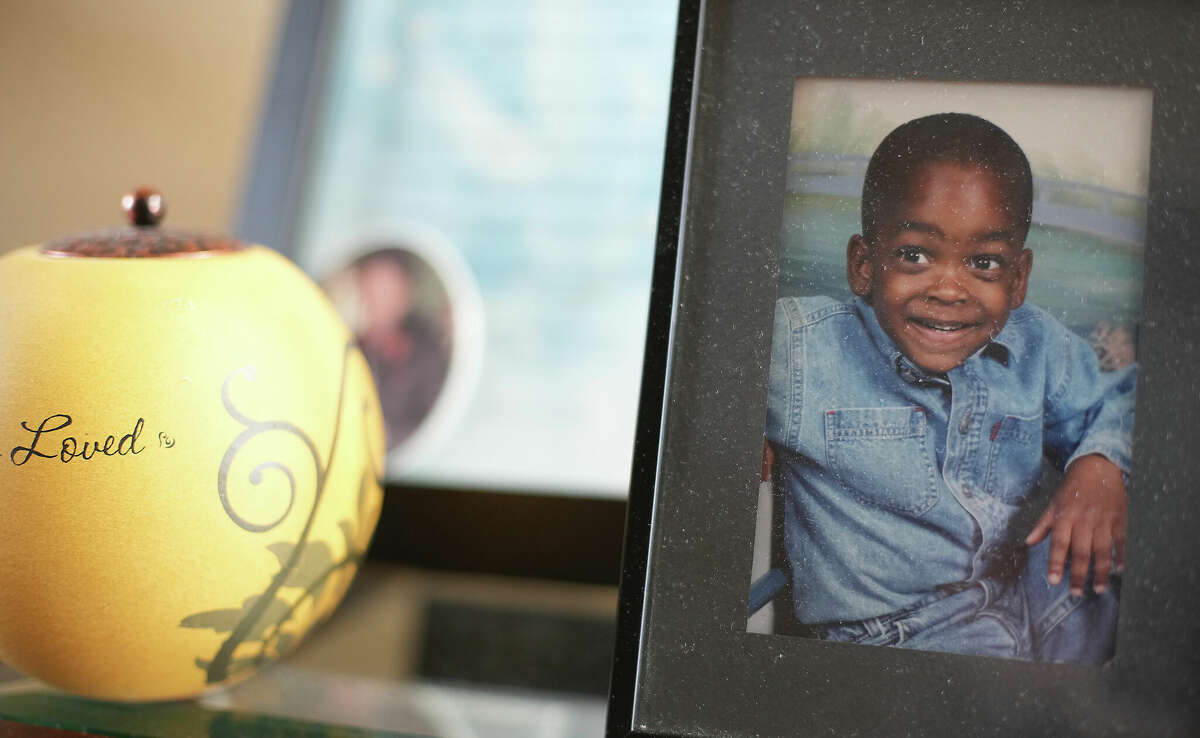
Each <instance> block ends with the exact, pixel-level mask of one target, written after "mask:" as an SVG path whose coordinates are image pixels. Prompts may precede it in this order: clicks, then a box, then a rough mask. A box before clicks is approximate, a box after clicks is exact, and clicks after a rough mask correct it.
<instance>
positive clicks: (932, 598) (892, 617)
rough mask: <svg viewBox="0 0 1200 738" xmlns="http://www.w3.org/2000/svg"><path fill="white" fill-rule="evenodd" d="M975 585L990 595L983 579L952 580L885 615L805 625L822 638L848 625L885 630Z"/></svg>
mask: <svg viewBox="0 0 1200 738" xmlns="http://www.w3.org/2000/svg"><path fill="white" fill-rule="evenodd" d="M973 587H981V588H983V590H984V595H985V596H989V595H990V593H989V592H988V590H987V586H986V585H985V584H984V583H983V582H981V581H962V582H951V583H950V584H943V585H941V586H939V587H938V588H937V589H936V590H934V592H933V593H932V594H930V595H929V596H927V597H923V598H921V599H920V600H918V601H917V602H915V603H913V604H912V605H909V606H908V607H905V608H902V609H900V610H895V611H893V612H889V613H887V614H884V615H879V616H878V617H873V618H866V619H864V620H831V621H826V622H823V623H811V624H808V623H806V624H805V625H804V627H805V628H806V629H807V630H808V631H809V633H810V634H811V635H812V636H813V637H814V638H821V639H825V638H826V637H827V636H828V635H829V633H830V632H831V631H832V630H834V629H835V628H845V627H847V626H862V627H871V626H874V627H875V628H876V629H878V630H883V629H884V628H886V627H888V626H889V625H891V624H892V623H894V622H896V621H897V620H903V619H904V618H906V617H908V616H909V615H912V614H913V613H914V612H916V611H917V610H920V609H921V608H923V607H927V606H929V605H930V604H932V603H934V602H937V601H938V600H943V599H945V598H947V597H950V596H951V595H956V594H958V593H959V592H965V591H967V590H968V589H971V588H973Z"/></svg>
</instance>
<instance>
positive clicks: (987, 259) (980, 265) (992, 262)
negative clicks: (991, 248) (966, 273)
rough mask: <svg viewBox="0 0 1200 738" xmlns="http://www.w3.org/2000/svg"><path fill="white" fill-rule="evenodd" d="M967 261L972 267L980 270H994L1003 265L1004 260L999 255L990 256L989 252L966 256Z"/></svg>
mask: <svg viewBox="0 0 1200 738" xmlns="http://www.w3.org/2000/svg"><path fill="white" fill-rule="evenodd" d="M967 263H968V264H969V265H970V266H971V268H972V269H978V270H980V271H982V272H994V271H996V270H998V269H1000V268H1001V267H1003V266H1004V262H1003V261H1001V260H1000V258H999V257H996V256H991V255H990V254H981V255H979V256H971V257H968V258H967Z"/></svg>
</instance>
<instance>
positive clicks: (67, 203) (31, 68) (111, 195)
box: [0, 0, 284, 252]
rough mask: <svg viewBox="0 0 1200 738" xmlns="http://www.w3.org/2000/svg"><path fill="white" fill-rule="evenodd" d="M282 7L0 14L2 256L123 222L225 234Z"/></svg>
mask: <svg viewBox="0 0 1200 738" xmlns="http://www.w3.org/2000/svg"><path fill="white" fill-rule="evenodd" d="M283 9H284V6H283V2H282V0H205V2H202V3H197V2H183V1H182V0H180V1H176V0H165V1H158V2H152V1H151V0H37V2H21V1H20V0H11V1H7V2H4V3H3V5H2V6H0V177H3V182H4V184H3V185H0V252H4V251H7V250H9V249H12V248H15V247H17V246H22V245H25V244H28V243H36V242H41V241H43V240H45V239H47V238H51V237H54V236H59V235H64V234H65V233H68V232H74V231H78V230H85V229H89V228H94V227H98V226H110V225H117V224H119V223H121V222H123V221H122V213H121V210H120V205H119V200H120V197H121V195H122V194H123V193H124V192H126V191H128V190H130V189H132V188H134V187H137V186H140V185H150V186H154V187H157V188H158V189H160V190H161V191H162V192H163V194H164V196H165V198H166V200H167V204H168V215H167V222H168V223H169V224H174V225H177V226H203V227H205V228H211V229H214V230H221V231H232V230H233V228H234V226H235V223H234V220H235V219H236V218H237V213H238V197H239V193H240V190H241V188H242V182H243V179H244V177H245V167H246V166H247V161H248V157H249V155H250V153H251V151H252V148H253V146H254V139H255V134H256V119H257V116H258V113H259V109H260V106H261V102H262V100H261V96H262V94H263V92H264V90H265V85H266V83H267V82H268V80H269V77H270V71H271V61H272V56H273V54H274V50H275V42H276V36H277V33H278V31H279V27H280V24H281V22H282V12H283Z"/></svg>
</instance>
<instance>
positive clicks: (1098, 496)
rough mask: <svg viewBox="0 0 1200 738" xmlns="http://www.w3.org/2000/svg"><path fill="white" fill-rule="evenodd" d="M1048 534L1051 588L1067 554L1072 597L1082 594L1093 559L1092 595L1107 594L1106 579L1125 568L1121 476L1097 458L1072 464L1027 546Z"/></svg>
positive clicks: (1058, 580)
mask: <svg viewBox="0 0 1200 738" xmlns="http://www.w3.org/2000/svg"><path fill="white" fill-rule="evenodd" d="M1051 529H1053V530H1054V533H1053V535H1052V537H1051V540H1050V568H1049V570H1048V571H1047V572H1046V576H1047V578H1048V579H1049V580H1050V583H1051V584H1058V583H1059V582H1060V581H1061V580H1062V572H1063V564H1064V563H1065V562H1066V560H1067V551H1068V550H1069V551H1070V552H1071V594H1073V595H1075V596H1076V597H1079V596H1080V595H1082V594H1083V585H1084V582H1085V581H1086V580H1087V573H1088V564H1089V563H1091V561H1092V558H1093V556H1094V557H1095V567H1096V568H1095V577H1094V578H1093V579H1092V589H1093V590H1094V591H1095V592H1097V593H1101V592H1104V591H1105V590H1107V589H1108V578H1109V574H1110V573H1111V572H1112V570H1113V569H1114V568H1115V569H1116V570H1117V571H1118V572H1119V571H1121V569H1122V567H1123V566H1124V563H1125V482H1124V481H1123V480H1122V479H1121V470H1120V469H1119V468H1117V466H1116V465H1115V464H1113V463H1112V462H1111V461H1109V460H1108V459H1106V458H1104V457H1103V456H1100V455H1097V454H1089V455H1087V456H1081V457H1079V458H1078V459H1076V460H1075V461H1074V462H1072V463H1071V465H1070V466H1069V467H1067V473H1066V476H1065V477H1063V480H1062V483H1061V484H1060V485H1058V489H1057V490H1055V491H1054V499H1053V500H1051V502H1050V505H1049V507H1047V508H1046V511H1045V512H1044V513H1042V516H1041V517H1040V518H1038V521H1037V524H1036V525H1034V526H1033V532H1031V533H1030V534H1029V537H1028V538H1026V539H1025V544H1026V545H1029V546H1032V545H1034V544H1036V543H1038V542H1040V541H1041V540H1042V539H1043V538H1045V537H1046V535H1047V534H1048V533H1050V530H1051ZM1114 545H1115V547H1116V557H1115V559H1114V556H1113V547H1114Z"/></svg>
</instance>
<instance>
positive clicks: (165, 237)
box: [42, 187, 245, 258]
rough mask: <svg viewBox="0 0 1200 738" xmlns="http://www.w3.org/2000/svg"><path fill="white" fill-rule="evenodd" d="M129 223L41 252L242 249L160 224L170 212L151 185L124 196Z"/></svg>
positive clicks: (130, 254)
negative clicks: (161, 226) (162, 226)
mask: <svg viewBox="0 0 1200 738" xmlns="http://www.w3.org/2000/svg"><path fill="white" fill-rule="evenodd" d="M121 207H122V208H123V209H124V210H125V215H126V216H127V217H128V218H129V223H130V225H128V226H125V227H123V228H108V229H104V230H99V231H90V232H87V233H80V234H76V235H73V236H67V237H66V238H60V239H58V240H55V241H51V242H49V243H46V244H44V245H43V246H42V253H43V254H47V255H49V256H54V257H89V258H150V257H171V256H173V257H180V256H209V255H212V254H214V253H228V252H233V251H241V250H242V249H243V248H245V247H244V246H243V245H242V243H241V242H240V241H238V240H237V239H235V238H229V237H226V236H221V235H215V234H211V233H204V232H201V231H191V230H179V229H174V228H158V224H159V223H160V222H161V221H162V219H163V216H164V215H166V214H167V204H166V201H164V200H163V196H162V195H160V194H159V193H158V191H157V190H154V189H152V188H150V187H139V188H138V189H136V190H134V191H133V192H131V193H129V194H127V195H125V196H124V197H122V198H121Z"/></svg>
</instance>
